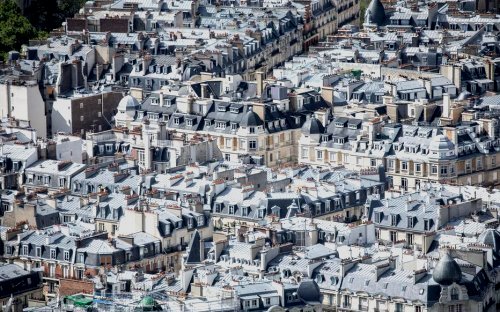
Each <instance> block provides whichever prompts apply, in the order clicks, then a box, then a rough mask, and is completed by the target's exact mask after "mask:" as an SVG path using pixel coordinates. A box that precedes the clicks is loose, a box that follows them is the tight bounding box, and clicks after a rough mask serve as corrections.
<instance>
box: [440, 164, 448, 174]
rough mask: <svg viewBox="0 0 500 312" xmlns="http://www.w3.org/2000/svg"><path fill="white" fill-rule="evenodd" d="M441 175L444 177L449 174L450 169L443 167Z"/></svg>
mask: <svg viewBox="0 0 500 312" xmlns="http://www.w3.org/2000/svg"><path fill="white" fill-rule="evenodd" d="M441 174H442V175H447V174H448V167H447V166H441Z"/></svg>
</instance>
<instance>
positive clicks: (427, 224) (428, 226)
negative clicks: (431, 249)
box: [424, 219, 431, 231]
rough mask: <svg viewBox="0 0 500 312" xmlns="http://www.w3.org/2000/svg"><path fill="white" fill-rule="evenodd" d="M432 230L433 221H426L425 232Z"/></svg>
mask: <svg viewBox="0 0 500 312" xmlns="http://www.w3.org/2000/svg"><path fill="white" fill-rule="evenodd" d="M430 229H431V221H430V220H429V219H424V231H429V230H430Z"/></svg>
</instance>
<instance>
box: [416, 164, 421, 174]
mask: <svg viewBox="0 0 500 312" xmlns="http://www.w3.org/2000/svg"><path fill="white" fill-rule="evenodd" d="M421 171H422V164H415V172H421Z"/></svg>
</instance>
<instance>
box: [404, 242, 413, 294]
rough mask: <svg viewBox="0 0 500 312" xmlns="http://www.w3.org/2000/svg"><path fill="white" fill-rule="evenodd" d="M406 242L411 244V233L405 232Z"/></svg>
mask: <svg viewBox="0 0 500 312" xmlns="http://www.w3.org/2000/svg"><path fill="white" fill-rule="evenodd" d="M406 243H407V244H408V245H413V234H410V233H407V234H406ZM405 287H406V286H405Z"/></svg>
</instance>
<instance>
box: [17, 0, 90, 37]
mask: <svg viewBox="0 0 500 312" xmlns="http://www.w3.org/2000/svg"><path fill="white" fill-rule="evenodd" d="M84 3H85V1H84V0H60V1H58V0H38V1H33V2H32V3H31V5H30V6H29V7H28V8H26V10H25V16H26V17H27V18H28V20H29V21H30V22H31V24H32V25H33V26H34V27H36V28H37V29H39V30H43V31H51V30H53V29H55V28H59V27H61V25H62V23H63V22H64V21H65V20H66V17H72V16H73V15H75V14H76V13H77V12H78V11H79V10H80V8H81V7H82V6H83V5H84Z"/></svg>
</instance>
